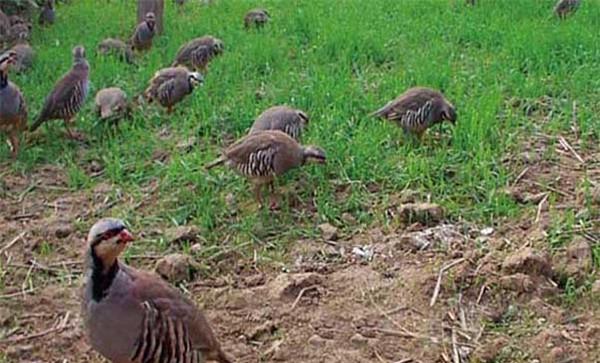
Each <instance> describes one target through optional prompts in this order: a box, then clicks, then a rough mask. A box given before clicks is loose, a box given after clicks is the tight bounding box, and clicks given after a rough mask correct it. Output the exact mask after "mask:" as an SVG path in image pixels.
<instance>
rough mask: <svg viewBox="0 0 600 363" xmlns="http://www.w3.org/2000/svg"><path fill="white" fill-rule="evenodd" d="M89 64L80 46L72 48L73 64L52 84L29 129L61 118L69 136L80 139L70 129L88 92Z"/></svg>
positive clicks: (34, 128) (33, 129) (32, 129)
mask: <svg viewBox="0 0 600 363" xmlns="http://www.w3.org/2000/svg"><path fill="white" fill-rule="evenodd" d="M89 72H90V66H89V64H88V62H87V60H86V59H85V49H84V48H83V47H82V46H76V47H75V48H73V66H72V67H71V70H70V71H69V72H67V74H65V75H64V76H63V77H62V78H61V79H60V80H59V81H58V82H57V83H56V84H55V86H54V89H53V90H52V92H51V93H50V95H48V97H47V98H46V101H45V103H44V107H43V108H42V112H41V113H40V115H39V116H38V118H37V120H36V121H35V123H34V124H33V125H32V126H31V128H30V131H31V132H33V131H35V130H36V129H37V128H38V127H40V125H41V124H42V123H44V122H46V121H48V120H63V121H64V122H65V127H66V129H67V133H68V135H69V137H71V138H73V139H78V140H81V135H76V134H75V133H73V131H72V130H71V123H72V122H73V119H74V118H75V116H76V115H77V113H78V112H79V110H80V109H81V107H82V106H83V105H84V103H85V100H86V98H87V94H88V87H89Z"/></svg>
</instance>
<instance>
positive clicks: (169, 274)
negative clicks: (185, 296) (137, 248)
mask: <svg viewBox="0 0 600 363" xmlns="http://www.w3.org/2000/svg"><path fill="white" fill-rule="evenodd" d="M194 272H195V267H194V263H193V261H192V259H191V258H190V257H189V256H187V255H182V254H180V253H173V254H170V255H167V256H165V257H163V258H161V259H160V260H158V262H157V263H156V273H158V274H159V275H160V276H161V277H162V278H164V279H165V280H167V281H169V282H171V283H174V284H176V283H179V282H182V281H186V280H187V281H189V280H191V278H192V276H193V274H194Z"/></svg>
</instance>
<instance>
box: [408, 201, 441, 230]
mask: <svg viewBox="0 0 600 363" xmlns="http://www.w3.org/2000/svg"><path fill="white" fill-rule="evenodd" d="M398 216H399V218H400V220H401V221H402V222H404V223H415V222H419V223H422V224H425V225H432V224H436V223H438V222H440V221H441V220H442V218H444V211H443V209H442V207H440V206H439V205H437V204H433V203H408V204H403V205H401V206H400V210H399V212H398Z"/></svg>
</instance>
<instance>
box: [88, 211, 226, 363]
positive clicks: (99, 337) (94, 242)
mask: <svg viewBox="0 0 600 363" xmlns="http://www.w3.org/2000/svg"><path fill="white" fill-rule="evenodd" d="M133 239H134V238H133V236H132V234H131V233H130V232H129V231H128V230H127V228H126V227H125V225H124V223H123V222H122V221H121V220H118V219H112V218H107V219H102V220H100V221H98V222H97V223H96V224H94V226H93V227H92V228H91V230H90V232H89V234H88V239H87V242H88V245H89V249H88V252H87V256H86V261H85V263H86V266H85V277H84V285H83V290H82V304H81V309H82V316H83V321H84V326H85V329H86V333H87V336H88V340H89V342H90V344H91V346H92V347H93V348H94V349H95V350H97V351H98V352H99V353H100V354H101V355H102V356H104V357H105V358H106V359H108V360H109V361H110V362H112V363H141V362H165V363H166V362H177V363H184V362H190V363H202V362H206V361H216V362H219V363H231V360H230V359H229V358H228V357H227V355H226V354H225V353H224V352H223V350H222V349H221V346H220V344H219V342H218V341H217V339H216V337H215V335H214V333H213V331H212V329H211V327H210V325H209V323H208V321H207V319H206V317H205V316H204V314H203V313H202V311H200V310H199V309H198V308H197V307H196V306H195V305H194V303H193V302H192V301H191V300H189V299H188V298H186V297H185V296H183V294H181V293H180V292H179V291H178V290H177V289H175V288H174V287H172V286H171V285H169V284H168V283H167V282H165V281H164V280H162V279H161V278H160V277H159V276H158V275H156V274H153V273H149V272H145V271H140V270H136V269H134V268H132V267H130V266H127V265H126V264H124V263H122V262H121V261H119V256H120V255H121V253H122V252H123V251H124V250H125V248H126V247H127V244H128V243H129V242H131V241H133Z"/></svg>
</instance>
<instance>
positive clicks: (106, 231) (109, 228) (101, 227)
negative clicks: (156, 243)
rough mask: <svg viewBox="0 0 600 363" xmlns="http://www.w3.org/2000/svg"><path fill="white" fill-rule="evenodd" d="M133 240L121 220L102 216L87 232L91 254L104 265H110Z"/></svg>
mask: <svg viewBox="0 0 600 363" xmlns="http://www.w3.org/2000/svg"><path fill="white" fill-rule="evenodd" d="M133 240H134V237H133V235H132V234H131V233H130V232H129V231H128V230H127V227H125V223H123V221H122V220H120V219H116V218H104V219H101V220H99V221H98V222H96V224H94V226H92V228H91V229H90V232H89V233H88V238H87V241H88V244H89V246H90V249H91V252H92V256H96V257H97V258H98V259H100V261H102V265H103V266H105V267H110V266H112V265H113V264H114V263H115V261H116V260H117V258H118V257H119V255H120V254H121V253H122V252H123V251H124V250H125V248H126V247H127V243H128V242H131V241H133Z"/></svg>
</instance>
